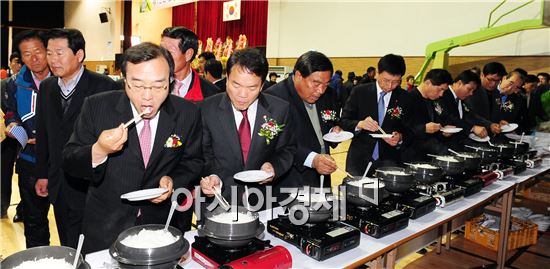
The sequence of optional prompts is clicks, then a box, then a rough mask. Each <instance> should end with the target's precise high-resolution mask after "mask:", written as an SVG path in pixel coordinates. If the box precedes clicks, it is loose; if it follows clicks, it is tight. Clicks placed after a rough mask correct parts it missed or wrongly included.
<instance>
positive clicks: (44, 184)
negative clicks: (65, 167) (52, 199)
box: [34, 178, 48, 197]
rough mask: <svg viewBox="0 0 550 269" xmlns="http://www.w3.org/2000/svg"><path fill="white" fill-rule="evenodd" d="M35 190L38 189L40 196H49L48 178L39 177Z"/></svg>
mask: <svg viewBox="0 0 550 269" xmlns="http://www.w3.org/2000/svg"><path fill="white" fill-rule="evenodd" d="M34 190H35V191H36V195H38V196H40V197H47V196H48V179H47V178H39V179H38V180H37V181H36V184H34Z"/></svg>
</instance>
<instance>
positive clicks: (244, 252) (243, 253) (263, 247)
mask: <svg viewBox="0 0 550 269" xmlns="http://www.w3.org/2000/svg"><path fill="white" fill-rule="evenodd" d="M191 255H192V258H193V260H195V261H196V262H197V263H199V264H200V265H202V266H203V267H204V268H207V269H214V268H233V269H236V268H279V269H286V268H290V267H291V266H292V256H291V255H290V252H288V250H287V249H286V248H284V247H282V246H275V247H273V246H271V245H270V242H269V240H260V239H257V238H254V239H253V240H252V241H250V242H249V243H248V244H247V245H246V246H243V247H239V248H235V249H232V248H225V247H221V246H218V245H216V244H213V243H212V242H210V241H209V240H208V238H206V237H204V236H195V242H193V243H192V244H191Z"/></svg>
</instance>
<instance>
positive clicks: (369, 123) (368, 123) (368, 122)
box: [357, 117, 378, 132]
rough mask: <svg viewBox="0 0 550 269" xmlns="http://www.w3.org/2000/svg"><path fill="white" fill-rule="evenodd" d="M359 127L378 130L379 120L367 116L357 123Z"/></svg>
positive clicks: (372, 130)
mask: <svg viewBox="0 0 550 269" xmlns="http://www.w3.org/2000/svg"><path fill="white" fill-rule="evenodd" d="M357 129H361V130H367V131H371V132H376V131H378V122H377V121H375V120H373V119H372V118H371V117H366V118H365V119H364V120H362V121H360V122H358V123H357Z"/></svg>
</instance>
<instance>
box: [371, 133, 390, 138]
mask: <svg viewBox="0 0 550 269" xmlns="http://www.w3.org/2000/svg"><path fill="white" fill-rule="evenodd" d="M370 136H372V137H374V138H392V136H393V135H392V134H370Z"/></svg>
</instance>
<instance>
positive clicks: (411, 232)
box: [86, 165, 550, 268]
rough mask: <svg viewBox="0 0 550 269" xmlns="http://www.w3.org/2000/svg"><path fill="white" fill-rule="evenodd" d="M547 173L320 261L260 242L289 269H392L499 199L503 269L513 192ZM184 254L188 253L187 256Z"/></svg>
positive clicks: (94, 262) (99, 259)
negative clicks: (367, 267) (277, 252)
mask: <svg viewBox="0 0 550 269" xmlns="http://www.w3.org/2000/svg"><path fill="white" fill-rule="evenodd" d="M548 170H550V165H545V166H542V167H539V168H536V169H529V170H527V171H525V172H523V173H521V174H520V175H515V176H510V177H508V178H506V179H505V180H501V181H497V182H495V183H493V184H491V185H489V186H487V187H485V188H483V189H482V191H481V192H479V193H476V194H474V195H471V196H469V197H466V198H464V199H462V200H459V201H457V202H455V203H453V204H451V205H448V206H446V207H444V208H437V209H436V210H435V211H433V212H431V213H429V214H427V215H425V216H422V217H420V218H418V219H415V220H410V221H409V225H408V226H407V227H406V228H405V229H403V230H401V231H398V232H395V233H392V234H390V235H387V236H385V237H383V238H380V239H375V238H372V237H370V236H367V235H365V234H363V233H361V242H360V245H359V246H358V247H356V248H354V249H351V250H349V251H347V252H345V253H342V254H340V255H337V256H335V257H332V258H329V259H327V260H324V261H322V262H319V261H316V260H314V259H312V258H309V257H307V256H306V255H304V254H302V253H301V252H300V250H299V249H298V248H296V247H295V246H293V245H291V244H289V243H287V242H285V241H283V240H280V239H278V238H275V237H274V236H272V235H271V234H269V233H267V232H265V233H264V234H263V239H264V240H270V241H271V244H272V245H280V246H283V247H285V248H287V249H288V250H289V251H290V253H291V255H292V267H294V268H355V267H357V266H360V265H362V264H365V263H367V262H371V267H372V268H382V267H383V266H384V264H385V266H386V268H393V267H394V265H395V261H396V258H397V256H398V250H399V248H400V247H404V246H405V245H406V244H407V243H412V241H413V240H422V239H423V237H426V238H428V239H424V241H425V242H428V243H429V242H433V239H434V237H433V234H434V231H435V232H436V233H435V234H436V235H437V236H439V237H441V236H442V233H443V232H442V231H443V230H442V229H441V227H444V226H447V229H446V230H447V233H450V231H449V230H450V229H449V228H450V223H452V221H453V220H454V219H457V218H459V217H461V216H464V215H465V214H468V213H469V212H472V211H473V210H475V209H478V208H480V207H482V206H485V205H488V204H489V203H490V202H491V201H495V200H497V199H502V203H501V207H500V213H501V223H500V231H501V233H502V236H503V238H502V240H500V244H499V248H498V255H497V261H496V263H497V267H498V268H504V262H505V259H506V242H507V236H508V230H509V225H508V223H509V220H510V214H511V207H512V198H513V193H514V190H515V188H516V186H517V184H518V183H521V182H524V181H526V180H528V179H530V178H532V177H534V176H536V175H539V174H542V173H545V172H547V171H548ZM279 213H282V209H281V208H275V209H273V212H271V211H263V212H260V220H261V221H262V222H264V223H266V222H267V220H269V219H271V218H272V216H275V217H276V216H277V214H279ZM196 235H197V231H196V230H193V231H189V232H186V233H185V235H184V237H185V238H186V239H187V240H188V241H189V242H193V241H194V236H196ZM435 239H437V238H435ZM426 240H427V241H426ZM448 240H449V239H448ZM447 246H448V244H447ZM411 251H415V250H414V249H412V250H411V249H410V248H409V249H408V250H406V251H404V252H400V256H405V255H406V254H408V253H410V252H411ZM187 255H190V254H189V253H188V254H187ZM384 258H385V259H384ZM86 261H87V262H88V263H89V264H90V265H91V267H92V268H111V267H109V266H110V265H116V262H115V261H114V260H113V259H112V258H111V256H110V255H109V253H108V250H103V251H99V252H95V253H90V254H88V255H87V256H86ZM182 266H183V267H185V268H202V267H201V266H200V265H199V264H197V263H196V262H195V261H193V260H192V259H191V258H188V259H187V261H186V262H185V263H184V264H182Z"/></svg>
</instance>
